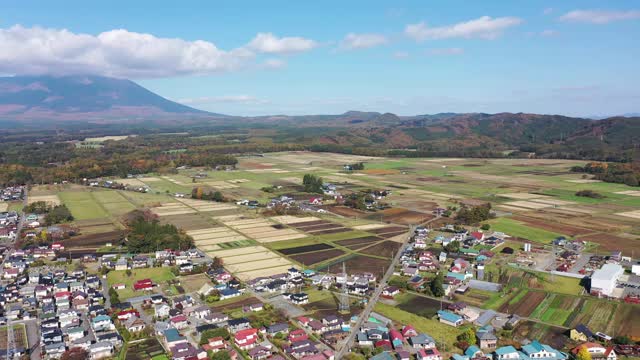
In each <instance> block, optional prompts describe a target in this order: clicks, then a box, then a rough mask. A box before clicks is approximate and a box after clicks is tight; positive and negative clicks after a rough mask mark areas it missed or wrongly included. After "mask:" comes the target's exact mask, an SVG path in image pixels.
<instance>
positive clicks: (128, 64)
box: [0, 25, 315, 78]
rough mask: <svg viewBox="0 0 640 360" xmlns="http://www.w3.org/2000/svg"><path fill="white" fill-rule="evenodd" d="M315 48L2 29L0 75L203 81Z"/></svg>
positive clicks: (287, 41) (263, 39)
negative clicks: (264, 56)
mask: <svg viewBox="0 0 640 360" xmlns="http://www.w3.org/2000/svg"><path fill="white" fill-rule="evenodd" d="M313 46H315V42H314V41H313V40H307V39H302V38H297V37H290V38H276V37H273V35H271V34H258V36H256V38H254V39H253V40H252V41H251V43H250V44H249V45H245V46H240V47H238V48H235V49H231V50H224V49H219V48H218V47H216V45H215V44H213V43H211V42H208V41H203V40H195V41H187V40H183V39H179V38H159V37H156V36H154V35H151V34H143V33H136V32H131V31H127V30H124V29H115V30H110V31H105V32H103V33H100V34H98V35H90V34H80V33H73V32H71V31H69V30H66V29H50V28H41V27H32V28H26V27H23V26H20V25H15V26H13V27H10V28H6V29H2V28H0V49H2V51H0V74H18V75H21V74H52V75H69V74H98V75H106V76H115V77H124V78H157V77H169V76H180V75H204V74H214V73H219V72H228V71H235V70H239V69H243V68H247V67H250V66H253V65H254V63H255V61H256V58H257V55H256V53H257V52H295V51H304V50H305V49H310V48H312V47H313ZM264 65H265V67H269V68H276V67H282V66H283V65H284V62H283V61H281V60H280V61H277V60H273V59H271V60H267V61H266V63H265V64H264Z"/></svg>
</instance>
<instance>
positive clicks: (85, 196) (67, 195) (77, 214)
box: [58, 191, 109, 220]
mask: <svg viewBox="0 0 640 360" xmlns="http://www.w3.org/2000/svg"><path fill="white" fill-rule="evenodd" d="M58 197H60V200H61V201H62V202H63V203H64V204H65V205H67V207H68V208H69V210H70V211H71V214H72V215H73V217H74V218H75V219H76V220H87V219H100V218H108V217H109V213H108V212H107V210H106V209H105V208H104V207H102V206H101V205H100V203H99V202H98V201H97V200H96V198H95V197H94V196H93V193H92V192H89V191H63V192H60V193H58Z"/></svg>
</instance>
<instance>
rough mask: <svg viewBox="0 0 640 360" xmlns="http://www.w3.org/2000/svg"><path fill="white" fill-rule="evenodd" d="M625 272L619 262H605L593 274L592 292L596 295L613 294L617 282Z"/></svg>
mask: <svg viewBox="0 0 640 360" xmlns="http://www.w3.org/2000/svg"><path fill="white" fill-rule="evenodd" d="M622 274H624V269H623V268H622V266H620V265H618V264H604V265H603V266H602V267H601V268H600V269H599V270H596V271H594V272H593V275H591V293H592V294H594V295H605V296H612V294H613V290H614V289H615V288H616V282H617V281H618V279H620V276H622Z"/></svg>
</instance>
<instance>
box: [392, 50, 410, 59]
mask: <svg viewBox="0 0 640 360" xmlns="http://www.w3.org/2000/svg"><path fill="white" fill-rule="evenodd" d="M393 57H394V58H396V59H406V58H408V57H409V53H408V52H406V51H396V52H394V53H393Z"/></svg>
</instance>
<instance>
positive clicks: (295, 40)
mask: <svg viewBox="0 0 640 360" xmlns="http://www.w3.org/2000/svg"><path fill="white" fill-rule="evenodd" d="M247 46H248V47H249V48H250V49H252V50H255V51H257V52H263V53H270V54H291V53H297V52H303V51H308V50H311V49H314V48H316V47H318V43H317V42H316V41H314V40H311V39H305V38H302V37H282V38H279V37H277V36H275V35H273V34H272V33H258V35H256V37H255V38H253V40H251V41H250V42H249V44H248V45H247Z"/></svg>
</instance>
